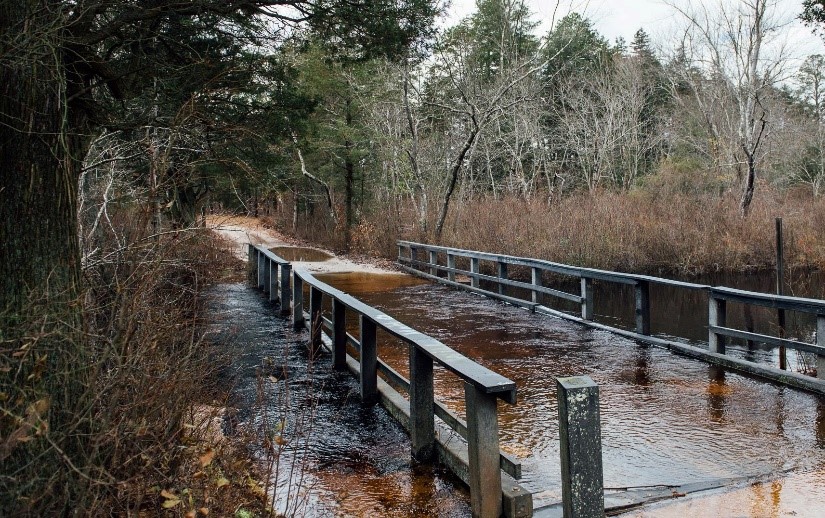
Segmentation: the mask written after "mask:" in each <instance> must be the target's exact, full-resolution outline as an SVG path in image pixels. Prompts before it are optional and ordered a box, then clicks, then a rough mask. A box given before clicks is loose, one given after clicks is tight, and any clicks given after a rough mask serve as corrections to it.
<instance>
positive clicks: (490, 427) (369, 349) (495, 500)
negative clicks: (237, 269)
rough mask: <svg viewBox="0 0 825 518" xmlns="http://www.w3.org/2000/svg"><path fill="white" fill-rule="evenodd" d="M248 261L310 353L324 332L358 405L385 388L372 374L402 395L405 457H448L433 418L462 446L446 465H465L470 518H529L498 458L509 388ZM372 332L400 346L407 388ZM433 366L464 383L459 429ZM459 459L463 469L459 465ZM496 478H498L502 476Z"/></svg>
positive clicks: (261, 258) (377, 317)
mask: <svg viewBox="0 0 825 518" xmlns="http://www.w3.org/2000/svg"><path fill="white" fill-rule="evenodd" d="M249 259H250V265H255V270H256V271H255V277H256V278H257V282H258V286H259V287H261V288H263V289H264V290H265V291H266V292H268V293H269V298H270V300H275V299H274V298H273V294H274V293H279V294H280V295H279V296H278V299H280V304H281V308H282V313H284V312H289V311H290V310H291V315H292V324H293V326H294V327H295V329H298V330H300V329H303V328H309V330H310V340H311V342H312V345H313V346H319V345H321V344H322V342H323V340H324V338H323V336H322V330H323V329H324V328H326V329H327V330H328V331H329V337H328V342H329V346H330V350H331V353H332V365H333V368H335V369H339V370H344V369H347V368H350V369H351V370H353V372H356V373H357V375H358V377H359V381H360V394H361V399H362V401H363V403H364V404H374V403H376V402H377V401H379V399H381V397H380V396H381V394H380V393H381V390H380V389H381V387H380V385H382V384H386V382H383V380H381V378H379V373H381V375H382V376H383V377H384V378H385V379H386V380H387V381H388V382H389V383H390V384H392V385H395V386H396V387H399V388H400V390H401V391H403V392H406V393H407V395H408V401H409V405H408V410H406V409H404V411H405V412H406V413H407V414H408V415H407V416H406V417H407V419H408V429H409V432H410V438H411V443H412V445H411V446H412V456H413V457H414V458H415V459H417V460H419V461H431V460H433V459H434V458H435V457H436V456H437V455H449V454H450V451H449V450H450V449H452V450H455V445H454V444H446V443H450V442H452V443H454V442H455V441H445V440H441V439H440V436H439V434H438V433H437V429H436V421H435V416H437V417H439V418H440V419H441V421H443V423H444V424H445V426H446V427H447V428H448V429H449V430H452V431H454V432H455V433H457V434H458V435H460V436H461V437H463V438H464V439H465V441H466V444H467V447H466V452H458V453H452V454H451V455H452V460H450V461H448V462H447V464H448V465H449V466H453V465H455V464H460V463H462V462H466V464H467V465H466V480H465V481H466V482H467V484H468V485H469V487H470V498H471V504H472V508H473V515H474V516H499V515H501V514H502V513H504V515H506V516H528V515H530V513H532V499H531V495H530V493H529V492H528V491H526V490H524V489H523V488H521V487H520V486H519V485H518V484H517V483H515V482H514V480H513V479H517V478H520V477H521V465H520V463H519V462H518V461H517V460H516V459H514V458H513V457H511V456H509V455H507V454H505V453H503V452H501V450H500V448H499V439H498V412H497V403H496V402H497V400H499V399H500V400H502V401H504V402H505V403H508V404H515V403H516V385H515V383H514V382H512V381H511V380H509V379H507V378H505V377H504V376H501V375H500V374H497V373H496V372H493V371H491V370H489V369H487V368H486V367H484V366H482V365H479V364H478V363H476V362H474V361H473V360H471V359H469V358H467V357H466V356H463V355H462V354H460V353H458V352H457V351H455V350H453V349H451V348H449V347H448V346H446V345H444V344H443V343H441V342H440V341H438V340H436V339H434V338H432V337H430V336H427V335H425V334H423V333H420V332H418V331H416V330H414V329H412V328H410V327H409V326H407V325H405V324H402V323H401V322H399V321H397V320H395V319H394V318H392V317H391V316H389V315H387V314H385V313H383V312H381V311H379V310H377V309H375V308H373V307H371V306H369V305H367V304H364V303H363V302H361V301H359V300H358V299H356V298H355V297H352V296H351V295H348V294H347V293H344V292H342V291H340V290H338V289H336V288H334V287H332V286H330V285H328V284H326V283H324V282H322V281H320V280H318V279H317V278H316V277H315V276H313V275H312V274H311V273H309V272H307V271H302V270H297V269H295V270H293V269H292V268H291V266H290V264H289V263H288V262H287V261H285V260H283V259H282V258H280V257H278V256H277V255H275V254H273V253H272V252H270V251H268V250H266V249H264V248H261V247H258V246H255V245H251V244H250V245H249ZM276 269H277V270H279V271H280V275H277V274H276ZM290 273H291V278H290ZM274 279H278V281H275V280H274ZM290 285H291V286H290ZM305 285H306V286H307V287H308V291H309V311H308V312H305V311H304V287H305ZM290 287H291V290H290ZM325 297H326V298H328V299H329V300H330V302H331V304H329V306H330V307H331V311H330V312H329V313H328V314H324V311H323V308H324V304H323V299H324V298H325ZM347 310H349V311H350V312H352V313H354V314H355V315H356V317H357V319H358V324H359V330H360V332H359V336H358V338H355V337H354V336H352V335H350V334H348V333H347V332H346V317H347ZM378 329H383V330H384V331H386V332H387V333H389V334H390V335H391V336H393V337H395V338H396V339H398V340H400V341H401V342H403V343H404V344H406V345H407V347H408V351H409V372H410V379H409V380H408V379H406V378H404V377H403V376H402V375H401V374H399V373H398V372H396V371H395V370H394V369H392V368H391V367H390V366H389V365H387V364H386V363H385V362H383V361H381V359H380V358H379V357H378V355H377V345H378V344H377V330H378ZM348 345H349V346H351V347H352V348H353V349H354V350H355V351H356V352H357V354H358V358H357V360H356V359H355V358H354V357H352V356H350V355H348V353H347V346H348ZM435 365H440V366H441V367H443V368H444V369H445V370H447V371H449V372H451V373H452V374H454V375H456V376H458V377H459V378H460V379H461V380H463V382H464V403H465V408H466V415H467V420H466V421H464V420H462V419H461V418H460V417H459V416H457V415H456V414H454V413H453V412H451V411H450V410H448V409H447V407H446V406H444V404H443V403H441V402H440V401H438V400H436V399H435V396H434V387H433V368H434V366H435ZM396 406H399V405H396ZM395 410H396V411H398V410H399V409H398V408H396V409H395ZM445 439H446V437H445ZM445 451H446V453H445ZM464 458H466V461H464V460H462V459H464ZM456 459H459V460H458V461H456ZM457 471H459V473H457V474H458V475H459V476H461V475H465V473H460V471H461V468H460V467H459V468H458V470H457ZM502 471H504V473H505V474H502ZM510 477H512V478H510ZM503 481H504V482H505V483H503Z"/></svg>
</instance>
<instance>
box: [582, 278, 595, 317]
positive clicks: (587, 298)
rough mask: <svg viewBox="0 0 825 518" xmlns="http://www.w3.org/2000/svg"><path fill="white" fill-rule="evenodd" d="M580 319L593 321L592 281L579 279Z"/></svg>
mask: <svg viewBox="0 0 825 518" xmlns="http://www.w3.org/2000/svg"><path fill="white" fill-rule="evenodd" d="M581 286H582V289H581V296H582V318H583V319H584V320H593V279H588V278H587V277H582V278H581Z"/></svg>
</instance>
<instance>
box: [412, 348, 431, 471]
mask: <svg viewBox="0 0 825 518" xmlns="http://www.w3.org/2000/svg"><path fill="white" fill-rule="evenodd" d="M410 440H411V442H412V456H413V458H414V459H416V460H418V461H422V462H427V461H429V460H432V458H433V456H434V455H435V420H434V415H433V359H432V358H430V357H429V356H427V355H426V354H425V353H424V352H423V351H420V350H419V349H418V347H416V346H415V344H410Z"/></svg>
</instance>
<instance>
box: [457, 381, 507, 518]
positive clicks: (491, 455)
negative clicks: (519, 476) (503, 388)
mask: <svg viewBox="0 0 825 518" xmlns="http://www.w3.org/2000/svg"><path fill="white" fill-rule="evenodd" d="M464 401H465V405H466V408H467V453H468V461H469V462H468V464H469V478H470V484H469V485H470V505H471V508H472V512H473V516H474V517H479V518H498V517H499V516H500V515H501V511H502V507H501V470H500V469H499V465H500V460H499V459H500V453H499V446H498V413H497V409H496V397H495V396H493V395H490V394H484V393H483V392H481V391H479V390H478V389H477V388H476V387H475V386H474V385H471V384H470V383H465V384H464Z"/></svg>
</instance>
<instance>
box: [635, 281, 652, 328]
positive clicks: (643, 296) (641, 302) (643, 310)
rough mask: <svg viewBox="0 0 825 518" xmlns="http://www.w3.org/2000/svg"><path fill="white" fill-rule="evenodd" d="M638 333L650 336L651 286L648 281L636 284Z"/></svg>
mask: <svg viewBox="0 0 825 518" xmlns="http://www.w3.org/2000/svg"><path fill="white" fill-rule="evenodd" d="M636 332H637V333H639V334H640V335H649V334H650V284H649V283H648V282H647V281H638V282H637V283H636Z"/></svg>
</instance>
